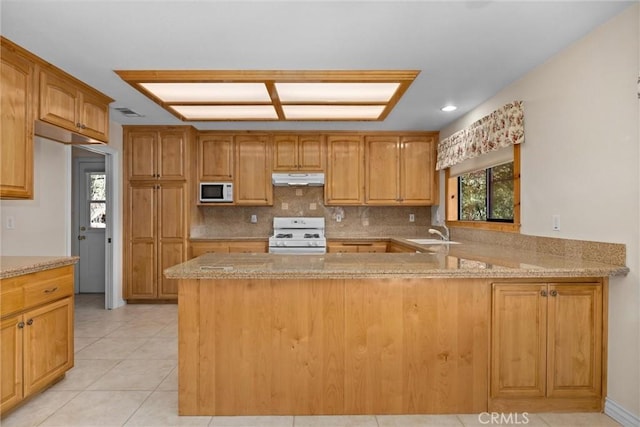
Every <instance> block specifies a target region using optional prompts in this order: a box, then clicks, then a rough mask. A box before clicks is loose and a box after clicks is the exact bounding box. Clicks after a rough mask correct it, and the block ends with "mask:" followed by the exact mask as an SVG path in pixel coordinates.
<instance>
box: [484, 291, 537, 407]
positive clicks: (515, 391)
mask: <svg viewBox="0 0 640 427" xmlns="http://www.w3.org/2000/svg"><path fill="white" fill-rule="evenodd" d="M543 291H544V292H545V293H546V284H524V283H523V284H494V285H493V297H492V299H493V304H492V328H491V331H492V339H491V396H492V397H543V396H545V375H546V351H547V348H546V337H547V334H546V327H547V297H546V296H544V295H543V294H542V292H543Z"/></svg>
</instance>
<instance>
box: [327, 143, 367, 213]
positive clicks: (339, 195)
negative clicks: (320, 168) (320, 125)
mask: <svg viewBox="0 0 640 427" xmlns="http://www.w3.org/2000/svg"><path fill="white" fill-rule="evenodd" d="M327 152H328V163H327V177H326V183H325V194H324V196H325V203H326V204H328V205H361V204H363V203H364V189H363V186H364V146H363V142H362V138H361V137H360V136H355V135H354V136H337V135H330V136H329V137H327Z"/></svg>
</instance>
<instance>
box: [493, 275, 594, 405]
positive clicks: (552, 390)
mask: <svg viewBox="0 0 640 427" xmlns="http://www.w3.org/2000/svg"><path fill="white" fill-rule="evenodd" d="M602 288H603V284H602V283H601V282H584V283H494V284H493V296H492V300H493V303H492V319H493V320H492V340H491V342H492V358H491V384H490V390H491V391H490V404H489V409H490V410H496V411H503V410H516V411H518V410H529V411H534V410H553V409H554V408H560V407H562V408H563V409H566V410H599V409H601V407H602V399H603V396H604V393H603V384H604V383H603V371H604V366H603V360H604V355H603V353H604V350H603V343H602V337H603V333H604V325H603V323H604V322H603V289H602Z"/></svg>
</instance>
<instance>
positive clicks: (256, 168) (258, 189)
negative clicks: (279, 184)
mask: <svg viewBox="0 0 640 427" xmlns="http://www.w3.org/2000/svg"><path fill="white" fill-rule="evenodd" d="M235 150H236V156H235V174H236V177H235V188H234V192H235V194H234V198H235V203H236V204H239V205H271V204H273V185H272V184H271V170H272V167H273V165H272V163H271V162H272V160H271V144H270V140H269V137H268V136H266V135H252V136H246V135H244V136H237V137H236V144H235Z"/></svg>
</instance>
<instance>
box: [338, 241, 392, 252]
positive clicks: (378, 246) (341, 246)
mask: <svg viewBox="0 0 640 427" xmlns="http://www.w3.org/2000/svg"><path fill="white" fill-rule="evenodd" d="M327 252H329V253H337V252H342V253H372V252H378V253H380V252H387V242H386V241H373V242H358V241H329V242H327Z"/></svg>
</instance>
